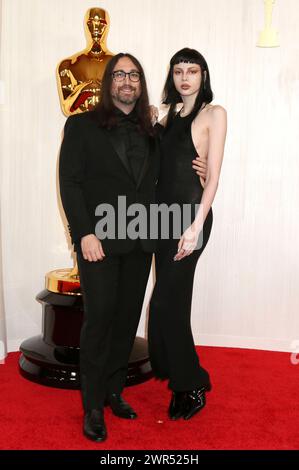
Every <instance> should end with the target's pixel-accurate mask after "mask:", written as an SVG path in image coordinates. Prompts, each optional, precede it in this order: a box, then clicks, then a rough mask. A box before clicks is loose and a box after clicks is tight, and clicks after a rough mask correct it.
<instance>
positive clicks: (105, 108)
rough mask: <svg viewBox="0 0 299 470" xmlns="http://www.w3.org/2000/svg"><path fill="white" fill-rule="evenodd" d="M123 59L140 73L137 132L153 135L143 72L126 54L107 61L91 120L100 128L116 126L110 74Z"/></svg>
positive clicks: (136, 107) (136, 106)
mask: <svg viewBox="0 0 299 470" xmlns="http://www.w3.org/2000/svg"><path fill="white" fill-rule="evenodd" d="M123 57H128V58H129V59H130V60H131V61H132V62H133V64H134V65H135V66H136V68H137V70H138V71H139V72H141V76H140V84H141V95H140V97H139V98H138V100H137V102H136V105H135V110H136V114H137V118H138V128H139V131H140V132H142V133H144V134H147V135H153V134H154V131H153V126H152V122H151V114H150V108H149V98H148V91H147V86H146V81H145V76H144V71H143V68H142V65H141V64H140V62H139V61H138V60H137V59H136V57H134V56H132V55H131V54H128V53H123V52H120V53H119V54H117V55H115V56H114V57H112V59H110V60H109V62H108V64H107V66H106V69H105V72H104V75H103V79H102V86H101V92H100V101H99V104H98V105H97V106H96V107H95V109H94V111H93V112H92V115H93V118H95V119H96V120H97V121H98V123H99V125H100V126H101V127H106V128H107V129H111V128H112V127H115V126H116V125H117V118H116V115H115V105H114V103H113V101H112V96H111V85H112V80H113V77H112V75H111V74H112V72H113V69H114V67H115V65H116V64H117V62H118V61H119V59H122V58H123Z"/></svg>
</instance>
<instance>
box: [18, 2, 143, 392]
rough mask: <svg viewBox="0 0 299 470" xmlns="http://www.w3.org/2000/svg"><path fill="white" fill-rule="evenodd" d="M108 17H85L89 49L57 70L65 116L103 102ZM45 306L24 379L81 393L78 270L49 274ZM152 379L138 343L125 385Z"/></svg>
mask: <svg viewBox="0 0 299 470" xmlns="http://www.w3.org/2000/svg"><path fill="white" fill-rule="evenodd" d="M108 29H109V16H108V13H107V12H106V11H105V10H103V9H101V8H90V9H89V10H88V11H87V13H86V15H85V31H86V35H87V47H86V48H85V49H84V50H83V51H82V52H79V53H77V54H74V55H72V56H70V57H69V58H67V59H64V60H63V61H61V62H60V63H59V65H58V67H57V70H56V77H57V84H58V90H59V97H60V104H61V108H62V110H63V112H64V114H65V115H66V116H70V115H72V114H75V113H82V112H88V111H90V110H92V109H93V108H94V106H95V105H96V104H97V103H98V101H99V92H100V89H101V80H102V77H103V74H104V70H105V67H106V64H107V63H108V61H109V60H110V59H111V57H112V56H113V54H112V53H111V52H109V51H108V49H107V47H106V38H107V34H108ZM45 284H46V285H45V289H44V290H43V291H42V292H40V293H39V294H38V296H37V300H38V301H39V302H40V303H41V304H42V309H43V327H42V334H41V335H38V336H34V337H33V338H29V339H27V340H25V341H23V343H22V344H21V346H20V350H21V352H22V354H21V356H20V361H19V364H20V371H21V374H22V375H23V376H24V377H26V378H28V379H29V380H32V381H35V382H38V383H41V384H44V385H49V386H54V387H61V388H79V387H80V380H79V377H80V374H79V353H80V349H79V344H80V330H81V325H82V321H83V303H82V294H81V289H80V279H79V274H78V268H77V264H75V266H74V268H64V269H56V270H55V271H51V272H49V273H47V274H46V283H45ZM151 376H152V372H151V367H150V362H149V358H148V350H147V341H146V340H145V339H144V338H140V337H137V338H136V339H135V343H134V347H133V351H132V354H131V357H130V361H129V369H128V375H127V383H126V384H127V385H133V384H136V383H140V382H143V381H145V380H147V379H148V378H150V377H151Z"/></svg>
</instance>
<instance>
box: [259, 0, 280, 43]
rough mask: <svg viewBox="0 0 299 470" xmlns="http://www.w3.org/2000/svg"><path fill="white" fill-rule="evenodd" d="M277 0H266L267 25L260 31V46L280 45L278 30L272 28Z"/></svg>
mask: <svg viewBox="0 0 299 470" xmlns="http://www.w3.org/2000/svg"><path fill="white" fill-rule="evenodd" d="M274 3H275V0H264V7H265V25H264V29H263V31H261V32H260V36H259V40H258V43H257V46H258V47H278V46H279V42H278V32H277V31H276V30H275V29H274V28H272V26H271V23H272V13H273V7H274Z"/></svg>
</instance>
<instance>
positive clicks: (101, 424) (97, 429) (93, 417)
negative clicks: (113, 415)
mask: <svg viewBox="0 0 299 470" xmlns="http://www.w3.org/2000/svg"><path fill="white" fill-rule="evenodd" d="M83 434H84V436H86V437H87V438H88V439H91V440H92V441H96V442H102V441H104V440H105V439H106V438H107V430H106V425H105V421H104V414H103V410H90V411H87V412H86V413H85V415H84V427H83Z"/></svg>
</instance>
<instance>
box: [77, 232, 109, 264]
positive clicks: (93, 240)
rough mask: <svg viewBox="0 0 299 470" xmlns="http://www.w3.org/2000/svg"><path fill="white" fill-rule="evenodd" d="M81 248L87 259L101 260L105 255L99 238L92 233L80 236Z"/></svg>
mask: <svg viewBox="0 0 299 470" xmlns="http://www.w3.org/2000/svg"><path fill="white" fill-rule="evenodd" d="M81 250H82V254H83V258H84V259H85V260H88V261H103V259H104V257H105V253H104V251H103V248H102V244H101V242H100V240H99V239H98V238H97V237H96V236H95V235H94V234H92V233H91V234H90V235H85V236H84V237H82V238H81Z"/></svg>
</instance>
